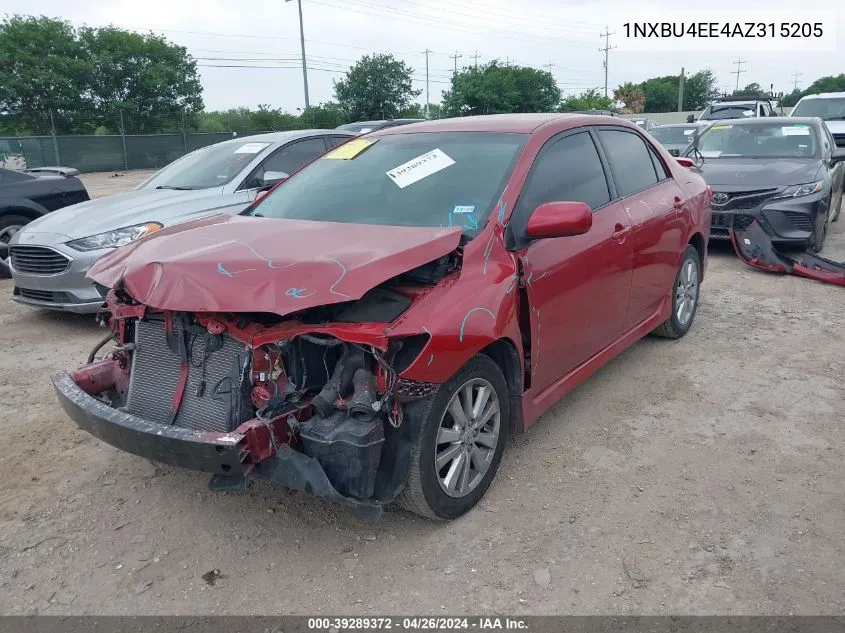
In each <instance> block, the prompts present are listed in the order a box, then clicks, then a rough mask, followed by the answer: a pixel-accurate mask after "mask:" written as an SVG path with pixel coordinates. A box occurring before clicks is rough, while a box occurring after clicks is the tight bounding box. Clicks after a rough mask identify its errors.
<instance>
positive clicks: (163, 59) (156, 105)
mask: <svg viewBox="0 0 845 633" xmlns="http://www.w3.org/2000/svg"><path fill="white" fill-rule="evenodd" d="M79 39H80V42H81V45H82V48H83V50H84V52H85V55H86V57H87V58H88V59H91V60H92V61H93V62H94V63H93V73H92V80H91V84H90V86H89V90H90V96H91V100H92V102H93V106H94V108H95V111H96V112H97V114H98V115H100V116H101V117H102V118H103V119H104V120H108V121H110V122H111V123H112V125H114V124H115V123H118V124H119V119H120V115H121V114H122V115H123V125H124V128H125V129H126V131H128V132H158V131H164V130H170V129H179V128H180V127H181V126H182V125H183V124H184V119H183V117H188V118H191V117H192V116H193V115H194V114H195V113H197V112H199V111H201V110H202V97H201V94H202V86H201V85H200V81H199V76H198V75H197V68H196V62H195V61H193V59H191V57H190V56H189V55H188V52H187V50H186V49H185V48H184V47H182V46H177V45H175V44H172V43H170V42H168V41H167V40H166V39H164V38H163V37H160V36H158V35H153V34H147V35H141V34H139V33H134V32H132V31H125V30H123V29H118V28H116V27H112V26H108V27H104V28H96V29H95V28H89V27H83V28H82V29H80V30H79ZM115 117H116V118H117V120H116V119H115ZM110 127H111V126H110Z"/></svg>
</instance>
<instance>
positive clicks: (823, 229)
mask: <svg viewBox="0 0 845 633" xmlns="http://www.w3.org/2000/svg"><path fill="white" fill-rule="evenodd" d="M828 213H829V210H828ZM829 217H830V216H829V215H828V214H825V215H824V216H821V217H820V218H819V219H820V220H821V226H818V224H817V225H816V230H815V231H813V237H812V239H811V240H810V244H809V249H810V250H811V251H812V252H814V253H821V251H822V249H823V248H824V242H825V240H826V239H827V226H828V224H830V223H829V222H828V218H829Z"/></svg>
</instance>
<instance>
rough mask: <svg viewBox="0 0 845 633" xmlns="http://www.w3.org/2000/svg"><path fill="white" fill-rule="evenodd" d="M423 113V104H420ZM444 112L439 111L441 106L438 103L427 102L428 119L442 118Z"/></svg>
mask: <svg viewBox="0 0 845 633" xmlns="http://www.w3.org/2000/svg"><path fill="white" fill-rule="evenodd" d="M422 111H423V115H425V106H422ZM445 116H446V115H445V113H443V112H441V106H440V104H439V103H429V104H428V115H427V117H426V118H429V119H442V118H443V117H445Z"/></svg>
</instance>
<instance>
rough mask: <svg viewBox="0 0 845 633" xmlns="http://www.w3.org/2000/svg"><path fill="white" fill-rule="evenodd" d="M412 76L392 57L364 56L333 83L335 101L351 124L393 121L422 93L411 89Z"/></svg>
mask: <svg viewBox="0 0 845 633" xmlns="http://www.w3.org/2000/svg"><path fill="white" fill-rule="evenodd" d="M413 72H414V71H413V69H412V68H411V67H410V66H407V65H406V64H405V62H403V61H399V60H396V59H394V57H393V55H384V54H378V53H375V54H373V55H364V56H363V57H362V58H361V59H360V60H358V62H357V63H356V64H355V65H354V66H352V67H351V68H350V69H349V71H348V72H347V73H346V77H345V78H343V79H340V80H338V81H335V82H334V93H335V98H336V99H337V102H338V104H339V105H340V107H341V108H343V109H344V110H345V111H346V112H347V113H348V115H349V117H350V118H351V119H352V120H353V121H354V120H362V119H392V118H396V116H397V115H398V114H399V113H400V112H401V111H402V110H404V109H405V108H407V107H408V106H409V105H410V103H411V100H412V99H413V98H414V97H417V96H419V94H420V93H421V92H422V91H421V90H414V89H413V83H412V81H411V76H412V74H413Z"/></svg>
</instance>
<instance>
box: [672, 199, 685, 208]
mask: <svg viewBox="0 0 845 633" xmlns="http://www.w3.org/2000/svg"><path fill="white" fill-rule="evenodd" d="M686 203H687V201H686V200H681V199H680V198H679V197H678V196H675V204H673V205H672V206H673V207H674V208H675V209H683V208H684V205H685V204H686Z"/></svg>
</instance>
